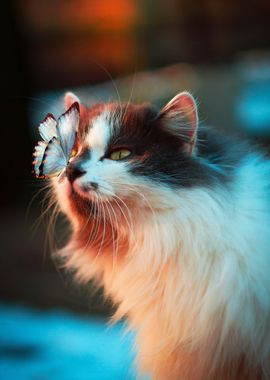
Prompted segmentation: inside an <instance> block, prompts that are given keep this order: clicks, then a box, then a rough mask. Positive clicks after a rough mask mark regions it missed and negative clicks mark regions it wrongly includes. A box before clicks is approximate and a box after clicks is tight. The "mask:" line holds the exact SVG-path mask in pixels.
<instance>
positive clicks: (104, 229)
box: [96, 194, 106, 257]
mask: <svg viewBox="0 0 270 380" xmlns="http://www.w3.org/2000/svg"><path fill="white" fill-rule="evenodd" d="M97 196H98V198H99V195H98V194H97ZM100 205H101V207H102V211H103V214H102V216H103V231H102V237H101V242H100V246H99V249H98V252H97V255H96V257H98V256H99V255H100V252H101V251H102V248H103V243H104V239H105V234H106V215H105V210H104V205H103V202H101V203H100Z"/></svg>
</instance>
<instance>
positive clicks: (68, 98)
mask: <svg viewBox="0 0 270 380" xmlns="http://www.w3.org/2000/svg"><path fill="white" fill-rule="evenodd" d="M75 102H77V103H79V104H80V105H81V101H80V99H79V98H78V96H76V95H75V94H73V92H70V91H68V92H66V93H65V107H66V110H68V109H69V108H70V107H71V106H72V104H73V103H75Z"/></svg>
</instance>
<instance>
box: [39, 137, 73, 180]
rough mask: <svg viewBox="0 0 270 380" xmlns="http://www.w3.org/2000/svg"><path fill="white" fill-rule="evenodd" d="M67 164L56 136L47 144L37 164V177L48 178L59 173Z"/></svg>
mask: <svg viewBox="0 0 270 380" xmlns="http://www.w3.org/2000/svg"><path fill="white" fill-rule="evenodd" d="M66 165H67V158H66V156H65V154H64V152H63V149H62V146H61V144H60V142H59V140H58V139H57V138H56V137H53V138H52V139H51V140H50V141H49V142H48V144H47V146H46V149H45V151H44V155H43V158H42V162H41V164H40V166H39V177H42V178H44V177H45V178H49V177H52V176H55V175H57V174H59V173H60V172H61V171H62V170H63V169H64V168H65V167H66Z"/></svg>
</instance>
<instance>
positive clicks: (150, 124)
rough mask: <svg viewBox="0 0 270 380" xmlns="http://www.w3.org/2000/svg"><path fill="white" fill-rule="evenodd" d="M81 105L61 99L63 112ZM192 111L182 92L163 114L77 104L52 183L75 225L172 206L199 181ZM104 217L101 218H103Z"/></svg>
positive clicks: (134, 107)
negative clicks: (74, 126)
mask: <svg viewBox="0 0 270 380" xmlns="http://www.w3.org/2000/svg"><path fill="white" fill-rule="evenodd" d="M78 100H79V99H78V98H77V97H76V96H75V95H73V94H72V93H68V94H67V95H66V97H65V102H66V107H67V108H68V107H69V106H70V105H71V104H72V103H73V102H75V101H78ZM197 124H198V116H197V108H196V104H195V101H194V99H193V97H192V96H191V95H190V94H189V93H187V92H183V93H180V94H178V95H177V96H175V97H174V98H173V99H172V100H171V101H170V102H169V103H168V104H167V105H166V106H165V107H164V108H163V109H162V110H161V111H158V110H156V109H155V108H154V107H152V106H151V105H149V104H142V105H133V104H118V103H108V104H105V103H99V104H95V105H93V106H91V107H89V108H87V107H86V106H84V105H83V104H80V125H79V130H78V135H77V138H76V141H75V146H74V149H73V152H74V154H73V157H72V158H71V160H70V162H69V164H68V166H67V168H66V172H65V173H64V175H62V176H61V177H60V178H59V177H57V178H54V179H53V185H54V188H55V191H56V194H57V196H58V200H59V203H60V206H61V208H62V210H63V211H64V212H65V213H66V214H67V215H68V217H69V218H70V219H71V221H72V222H75V221H76V223H74V225H76V226H77V228H79V226H80V222H82V221H83V222H84V223H85V221H86V220H89V219H91V218H92V217H96V216H98V215H99V214H102V215H103V216H102V217H103V218H104V219H107V222H108V223H114V224H117V223H118V224H121V225H125V224H127V223H125V221H126V220H127V218H130V217H131V216H130V214H132V217H137V216H139V215H144V211H145V212H147V211H151V212H153V210H154V211H158V210H164V209H166V208H170V207H174V204H173V200H172V195H173V194H174V193H175V191H176V190H177V189H179V188H181V187H189V186H192V185H193V183H194V181H195V182H196V181H198V180H199V179H200V177H201V168H200V165H199V164H198V162H197V160H196V154H195V150H196V131H197ZM104 215H106V216H104Z"/></svg>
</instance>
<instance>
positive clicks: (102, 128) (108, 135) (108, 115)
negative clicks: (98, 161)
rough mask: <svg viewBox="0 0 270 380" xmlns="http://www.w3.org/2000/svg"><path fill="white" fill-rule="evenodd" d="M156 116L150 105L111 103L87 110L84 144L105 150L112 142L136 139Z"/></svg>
mask: <svg viewBox="0 0 270 380" xmlns="http://www.w3.org/2000/svg"><path fill="white" fill-rule="evenodd" d="M156 114H157V111H156V110H155V109H154V108H153V107H151V106H150V105H133V104H123V105H119V104H115V103H111V104H104V105H99V107H98V108H97V107H94V108H93V109H90V110H89V114H88V120H87V126H86V128H85V134H84V136H85V137H84V144H85V145H87V146H89V147H98V148H100V149H103V150H105V149H106V147H107V146H108V144H109V143H110V142H111V141H112V140H117V139H118V138H121V139H123V138H124V139H128V138H130V139H132V138H134V137H135V136H137V137H138V136H140V135H141V134H143V133H145V128H147V126H148V125H149V122H150V121H152V120H153V119H154V118H155V116H156Z"/></svg>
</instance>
